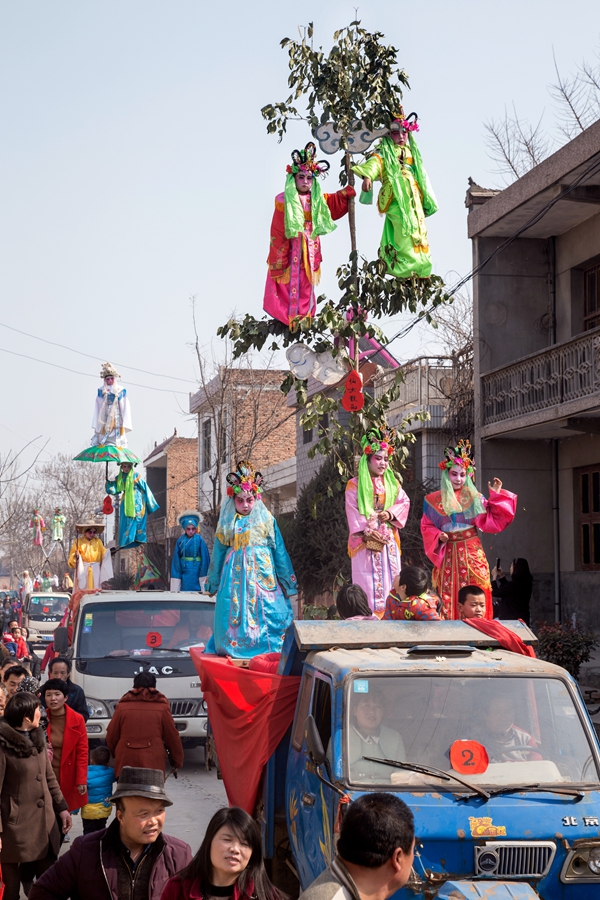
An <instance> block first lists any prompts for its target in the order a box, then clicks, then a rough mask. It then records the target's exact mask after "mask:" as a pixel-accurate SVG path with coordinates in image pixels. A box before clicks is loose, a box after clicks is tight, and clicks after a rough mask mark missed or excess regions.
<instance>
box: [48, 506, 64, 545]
mask: <svg viewBox="0 0 600 900" xmlns="http://www.w3.org/2000/svg"><path fill="white" fill-rule="evenodd" d="M66 521H67V520H66V518H65V516H64V514H63V511H62V509H61V508H60V506H57V507H56V509H55V510H54V515H53V516H52V522H51V525H52V540H53V541H62V540H63V539H64V536H65V523H66Z"/></svg>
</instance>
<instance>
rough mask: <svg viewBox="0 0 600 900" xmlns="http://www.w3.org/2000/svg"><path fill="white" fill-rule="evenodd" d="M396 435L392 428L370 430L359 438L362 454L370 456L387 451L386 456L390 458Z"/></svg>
mask: <svg viewBox="0 0 600 900" xmlns="http://www.w3.org/2000/svg"><path fill="white" fill-rule="evenodd" d="M396 439H397V434H396V430H395V429H394V428H371V429H369V431H367V433H366V434H365V435H364V436H363V437H362V438H361V441H360V445H361V447H362V449H363V453H365V454H366V455H367V456H372V455H373V453H379V452H380V451H381V450H387V455H388V456H391V455H392V453H393V452H394V449H395V447H394V445H395V443H396Z"/></svg>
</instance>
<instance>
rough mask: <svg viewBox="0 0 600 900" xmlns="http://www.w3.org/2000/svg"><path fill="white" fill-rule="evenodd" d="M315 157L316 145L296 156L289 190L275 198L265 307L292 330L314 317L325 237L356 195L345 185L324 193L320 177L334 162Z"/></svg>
mask: <svg viewBox="0 0 600 900" xmlns="http://www.w3.org/2000/svg"><path fill="white" fill-rule="evenodd" d="M315 153H316V148H315V145H314V144H313V143H308V144H307V145H306V147H305V148H304V150H294V152H293V153H292V165H291V166H288V167H287V178H286V183H285V191H284V192H283V194H278V195H277V197H276V198H275V212H274V213H273V221H272V223H271V243H270V248H269V258H268V260H267V262H268V265H269V271H268V272H267V283H266V285H265V295H264V299H263V308H264V310H265V312H267V313H268V314H269V315H270V316H272V317H273V318H274V319H278V320H279V321H280V322H283V323H284V325H287V326H288V328H290V329H291V330H292V331H294V330H295V329H296V328H297V327H298V326H299V324H300V322H301V321H302V320H303V319H305V318H307V317H308V318H310V317H311V316H314V314H315V311H316V308H317V297H316V293H315V286H316V285H318V284H319V280H320V278H321V259H322V256H321V241H320V236H321V235H324V234H329V233H330V232H331V231H333V230H334V229H335V228H336V225H335V224H334V221H333V220H334V219H340V218H341V217H342V216H345V215H346V213H347V212H348V198H349V197H354V196H355V193H356V192H355V190H354V188H352V187H345V188H343V189H342V190H341V191H337V192H336V193H335V194H323V193H322V191H321V185H320V184H319V181H318V176H319V175H325V173H326V172H327V171H328V169H329V163H328V162H326V161H322V162H317V161H316V160H315Z"/></svg>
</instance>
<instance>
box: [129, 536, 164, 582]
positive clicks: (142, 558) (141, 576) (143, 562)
mask: <svg viewBox="0 0 600 900" xmlns="http://www.w3.org/2000/svg"><path fill="white" fill-rule="evenodd" d="M161 578H162V575H161V574H160V572H159V571H158V569H157V568H156V566H154V565H153V564H152V563H151V562H150V560H149V559H148V557H147V556H146V554H145V553H144V551H143V550H142V548H141V547H140V549H139V558H138V569H137V574H136V576H135V588H136V590H138V589H139V588H140V587H141V586H142V585H144V584H154V582H155V581H160V580H161Z"/></svg>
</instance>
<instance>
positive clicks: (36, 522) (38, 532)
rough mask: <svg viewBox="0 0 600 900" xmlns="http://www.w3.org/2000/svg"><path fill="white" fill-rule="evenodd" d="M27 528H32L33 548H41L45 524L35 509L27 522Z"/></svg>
mask: <svg viewBox="0 0 600 900" xmlns="http://www.w3.org/2000/svg"><path fill="white" fill-rule="evenodd" d="M29 527H30V528H33V546H34V547H41V546H42V531H45V530H46V523H45V522H44V520H43V518H42V516H41V515H40V511H39V509H38V508H37V507H36V508H35V509H34V511H33V515H32V517H31V519H30V520H29Z"/></svg>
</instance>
